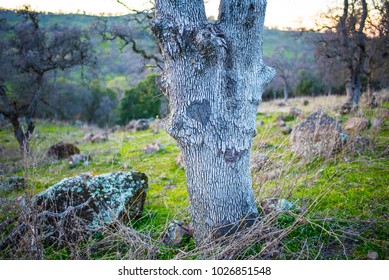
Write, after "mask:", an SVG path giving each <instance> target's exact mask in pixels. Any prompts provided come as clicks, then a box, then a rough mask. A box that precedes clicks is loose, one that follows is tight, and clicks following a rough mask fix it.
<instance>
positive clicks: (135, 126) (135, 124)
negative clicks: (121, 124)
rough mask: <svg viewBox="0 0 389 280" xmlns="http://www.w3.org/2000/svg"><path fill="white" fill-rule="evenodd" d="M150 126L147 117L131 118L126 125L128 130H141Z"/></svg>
mask: <svg viewBox="0 0 389 280" xmlns="http://www.w3.org/2000/svg"><path fill="white" fill-rule="evenodd" d="M149 126H150V124H149V121H148V120H147V119H139V120H131V121H130V122H129V123H128V124H127V125H126V126H125V130H127V131H141V130H146V129H148V128H149Z"/></svg>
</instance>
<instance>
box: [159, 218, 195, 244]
mask: <svg viewBox="0 0 389 280" xmlns="http://www.w3.org/2000/svg"><path fill="white" fill-rule="evenodd" d="M192 236H193V229H192V227H191V226H190V225H189V224H188V223H187V222H185V221H184V222H180V221H174V222H172V223H170V224H169V226H168V228H167V229H166V231H165V233H164V235H163V242H164V243H165V244H166V245H168V246H180V245H182V244H183V243H184V242H185V241H188V240H189V239H190V238H191V237H192Z"/></svg>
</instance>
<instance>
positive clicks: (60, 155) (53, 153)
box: [47, 142, 80, 159]
mask: <svg viewBox="0 0 389 280" xmlns="http://www.w3.org/2000/svg"><path fill="white" fill-rule="evenodd" d="M79 153H80V149H79V148H78V147H77V146H76V145H74V144H70V143H63V142H59V143H57V144H55V145H53V146H51V147H50V148H49V150H48V151H47V155H48V156H50V157H54V158H57V159H64V158H69V157H70V156H72V155H75V154H79Z"/></svg>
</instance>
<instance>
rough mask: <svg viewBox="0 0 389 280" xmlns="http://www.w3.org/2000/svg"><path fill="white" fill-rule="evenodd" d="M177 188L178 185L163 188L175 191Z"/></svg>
mask: <svg viewBox="0 0 389 280" xmlns="http://www.w3.org/2000/svg"><path fill="white" fill-rule="evenodd" d="M176 187H177V186H176V185H166V186H164V187H163V188H164V189H165V190H173V189H175V188H176Z"/></svg>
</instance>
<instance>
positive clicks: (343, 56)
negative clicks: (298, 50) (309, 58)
mask: <svg viewBox="0 0 389 280" xmlns="http://www.w3.org/2000/svg"><path fill="white" fill-rule="evenodd" d="M340 10H341V12H337V11H336V9H333V10H332V11H330V12H328V13H326V14H325V16H324V17H325V21H324V24H323V22H321V23H320V29H321V30H322V31H325V32H323V33H321V36H318V38H319V39H318V40H317V49H318V50H317V54H318V55H319V56H324V57H325V58H326V59H328V60H332V61H334V63H336V64H337V65H338V66H339V67H344V68H345V69H346V71H347V73H346V81H345V85H346V93H347V98H348V100H347V102H348V103H350V105H351V106H352V107H353V108H354V109H355V108H356V107H357V106H358V103H359V99H360V95H361V89H362V85H361V76H362V75H363V73H364V67H365V64H366V59H367V52H366V34H365V32H366V20H367V17H368V5H367V0H343V5H342V7H341V8H340Z"/></svg>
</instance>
